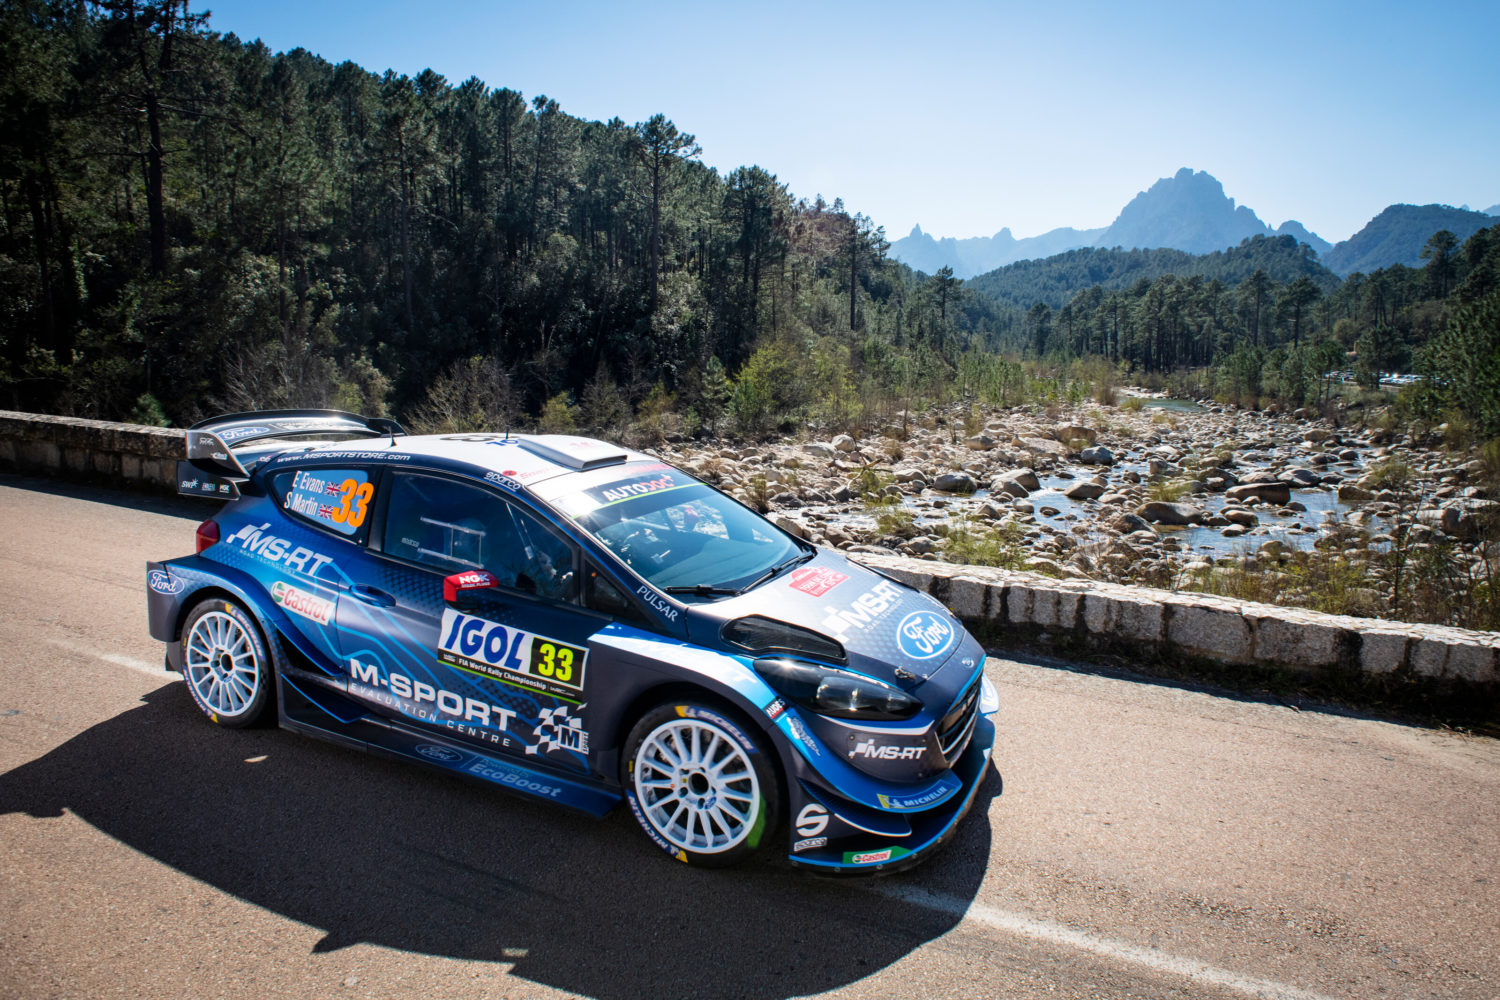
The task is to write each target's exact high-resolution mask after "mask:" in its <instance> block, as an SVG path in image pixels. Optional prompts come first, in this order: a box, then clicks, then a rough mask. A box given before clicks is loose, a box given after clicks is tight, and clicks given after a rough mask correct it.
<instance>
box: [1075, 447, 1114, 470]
mask: <svg viewBox="0 0 1500 1000" xmlns="http://www.w3.org/2000/svg"><path fill="white" fill-rule="evenodd" d="M1078 460H1079V461H1080V462H1082V463H1083V464H1084V465H1114V464H1115V455H1114V452H1112V451H1110V450H1109V449H1108V448H1106V447H1104V445H1102V444H1098V445H1094V446H1093V447H1092V448H1085V449H1083V451H1081V452H1079V453H1078Z"/></svg>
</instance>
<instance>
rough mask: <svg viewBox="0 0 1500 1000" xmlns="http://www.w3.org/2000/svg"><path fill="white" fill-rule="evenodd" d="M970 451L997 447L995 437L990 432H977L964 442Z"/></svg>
mask: <svg viewBox="0 0 1500 1000" xmlns="http://www.w3.org/2000/svg"><path fill="white" fill-rule="evenodd" d="M964 444H965V445H967V446H968V448H969V450H970V451H989V450H990V449H991V448H993V447H995V439H994V438H992V437H990V436H989V435H988V434H975V435H974V436H973V437H971V438H969V439H968V440H966V441H965V442H964Z"/></svg>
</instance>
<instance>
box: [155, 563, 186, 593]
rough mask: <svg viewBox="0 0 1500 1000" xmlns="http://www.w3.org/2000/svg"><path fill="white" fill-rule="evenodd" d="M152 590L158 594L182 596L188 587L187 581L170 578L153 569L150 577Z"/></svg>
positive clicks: (162, 572)
mask: <svg viewBox="0 0 1500 1000" xmlns="http://www.w3.org/2000/svg"><path fill="white" fill-rule="evenodd" d="M150 586H151V589H152V590H154V591H156V592H157V593H158V594H167V595H174V594H180V593H182V591H183V588H185V587H186V586H187V583H186V581H183V580H177V579H174V578H172V577H170V576H168V575H167V574H166V573H165V572H164V571H162V570H159V569H153V570H152V571H151V575H150Z"/></svg>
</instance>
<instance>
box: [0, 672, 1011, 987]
mask: <svg viewBox="0 0 1500 1000" xmlns="http://www.w3.org/2000/svg"><path fill="white" fill-rule="evenodd" d="M987 773H988V775H989V777H988V779H987V780H986V782H985V785H984V786H983V787H982V788H981V789H980V792H979V795H978V797H977V799H976V801H975V803H974V808H973V811H972V812H971V813H970V815H969V817H968V818H967V819H966V820H965V821H964V823H963V824H962V825H961V828H960V830H959V833H958V835H957V836H956V837H955V838H954V840H953V842H952V843H950V844H949V845H948V846H947V848H946V849H945V850H944V851H943V852H942V853H941V854H940V855H938V856H937V857H935V858H933V859H932V860H931V861H930V862H929V863H927V864H926V865H923V866H921V867H919V868H918V869H916V870H914V871H912V872H908V873H903V874H900V875H896V876H891V877H890V878H887V879H881V880H878V881H879V883H880V884H881V886H882V887H883V888H891V887H893V885H894V886H895V887H897V888H899V886H900V885H901V884H911V885H920V886H922V887H923V888H924V889H926V890H928V892H929V893H937V894H940V895H941V896H942V897H943V898H944V900H945V905H944V906H943V907H942V908H941V910H939V909H936V908H933V909H929V908H924V907H921V906H916V905H913V904H910V903H906V902H902V901H900V900H898V899H896V898H893V895H899V893H896V894H893V893H890V892H882V893H878V894H877V893H872V892H870V891H869V885H868V882H867V881H865V880H852V881H851V880H832V879H823V878H814V877H811V876H809V875H806V874H803V873H801V872H797V871H793V870H791V869H790V868H789V866H787V865H786V863H785V862H784V861H780V860H771V861H765V862H758V863H752V864H750V865H748V866H742V867H739V868H734V869H729V870H724V871H709V870H700V869H694V868H688V867H687V866H685V865H681V864H678V863H676V862H674V861H672V860H670V859H669V858H667V857H666V856H665V855H664V854H661V853H660V852H659V851H658V850H657V849H656V848H655V847H654V846H652V845H651V844H650V842H649V841H647V840H646V838H645V837H643V836H641V835H640V834H639V832H638V831H637V830H636V828H635V826H634V822H633V820H631V818H630V817H629V815H628V812H627V811H625V810H616V811H615V812H614V813H613V814H612V815H611V816H610V817H608V818H606V819H605V820H603V821H596V820H592V819H588V818H585V817H581V816H576V815H574V814H572V813H568V812H564V811H560V810H558V809H557V808H556V807H553V806H549V805H545V804H539V803H532V802H529V801H525V800H521V799H517V798H512V797H510V796H507V795H505V794H503V793H500V792H497V791H493V790H491V789H488V788H484V787H479V786H475V785H470V784H468V783H465V782H463V781H461V780H458V779H455V778H450V777H446V776H443V775H437V774H433V773H431V772H428V771H425V770H423V769H421V768H417V767H414V766H410V765H404V764H399V763H395V762H389V761H385V760H382V759H379V758H375V757H371V756H367V755H364V754H360V753H356V752H353V751H349V750H344V749H341V748H338V747H334V746H331V745H327V744H323V743H319V742H317V741H313V740H308V739H305V738H302V737H299V736H295V735H293V734H291V733H288V732H283V731H278V730H252V731H232V730H220V729H217V728H216V727H214V726H212V725H211V724H209V723H208V722H207V721H206V720H204V719H203V718H202V717H201V716H198V715H197V714H196V712H195V711H194V709H193V708H192V706H191V704H190V703H189V701H188V698H187V695H186V693H185V692H184V690H183V689H182V686H181V685H180V684H169V685H165V686H163V687H161V688H159V689H157V690H156V691H154V692H151V693H150V694H148V695H147V696H146V697H145V698H144V700H143V704H142V705H141V706H140V707H138V708H134V709H131V710H130V711H127V712H124V713H121V714H120V715H118V716H116V717H114V718H112V719H109V720H108V721H106V722H103V723H100V724H99V725H96V726H94V727H93V728H91V729H89V730H87V731H85V732H83V733H81V734H80V735H78V736H76V737H74V738H73V739H71V740H69V741H68V742H67V743H65V744H63V745H62V746H60V747H58V748H57V749H56V750H53V751H52V752H51V753H49V754H47V755H46V756H44V757H41V758H38V759H37V760H35V761H32V762H31V763H28V764H25V765H22V766H21V767H18V768H16V769H14V770H12V771H10V772H8V773H6V774H4V775H0V813H8V812H24V813H27V814H30V815H31V816H34V817H50V816H58V815H61V813H62V811H63V810H64V809H66V810H68V811H70V812H72V813H74V814H75V815H77V816H78V817H80V818H82V819H83V820H85V821H87V822H88V823H90V824H92V825H93V826H95V827H97V828H98V829H99V830H101V831H103V832H104V833H106V834H108V835H109V836H111V837H113V838H116V839H117V840H119V841H121V842H122V843H124V844H126V845H128V846H130V847H132V848H134V849H135V850H138V851H141V852H143V853H144V854H146V855H148V856H149V857H152V858H155V859H156V860H158V861H160V862H161V863H163V864H166V865H170V866H171V867H173V868H175V869H177V870H178V871H181V872H183V873H184V874H186V875H189V876H191V877H193V878H195V879H199V880H201V881H203V882H205V883H207V884H209V885H211V886H214V887H215V888H218V889H220V890H222V891H224V892H227V893H230V894H232V895H234V896H237V897H239V898H241V899H243V900H246V901H248V902H251V903H253V904H255V905H257V906H260V907H263V908H265V909H267V910H270V911H272V912H274V913H277V914H280V915H282V916H285V917H287V918H290V919H292V920H296V921H300V922H302V923H304V924H307V925H310V926H313V927H316V928H318V929H319V930H321V931H323V932H324V937H323V939H322V940H321V941H319V942H318V944H317V946H316V947H315V949H314V950H315V951H333V950H336V949H338V948H342V947H346V946H349V945H352V944H356V943H359V942H369V943H372V944H376V945H383V946H387V947H391V948H399V949H403V950H408V951H414V952H422V953H426V954H430V955H437V956H448V957H454V958H462V959H471V960H475V959H477V960H483V961H492V962H503V963H506V964H508V965H511V966H512V968H511V969H510V972H511V974H513V975H517V976H521V977H524V978H526V979H529V980H532V981H534V982H537V983H542V984H546V985H548V986H552V987H556V988H558V989H562V990H567V991H569V992H572V993H577V994H582V995H585V996H591V997H620V998H624V997H639V996H651V997H675V996H683V997H686V996H692V997H720V996H722V997H729V996H734V997H751V998H759V997H766V998H770V997H784V996H789V995H805V994H810V993H821V992H823V991H825V990H831V989H836V988H838V987H841V986H846V985H848V984H849V983H852V982H854V981H856V980H859V979H862V978H864V977H866V976H869V975H871V974H872V973H875V972H877V971H879V970H880V969H882V968H883V967H885V966H887V965H890V964H891V963H893V962H896V961H898V960H900V959H901V958H903V957H904V956H906V955H907V954H908V953H910V952H911V951H913V950H914V949H916V948H918V947H919V946H921V945H922V944H924V943H925V942H927V941H930V940H932V939H933V938H935V937H937V936H939V935H942V934H944V933H946V932H947V931H948V930H950V929H951V928H952V927H953V925H954V924H955V923H956V922H957V919H958V918H957V917H956V916H955V915H954V914H955V913H957V912H962V908H963V905H965V904H967V903H968V902H969V901H971V900H972V899H973V897H974V895H975V893H976V892H977V891H978V888H979V885H980V882H981V881H982V879H983V877H984V873H985V868H986V865H987V863H988V860H989V856H990V827H989V820H988V818H987V816H986V813H987V811H988V807H989V803H990V801H991V800H992V799H993V798H994V797H995V796H997V795H999V794H1000V792H1001V781H1000V778H999V776H998V775H997V774H996V773H995V772H994V771H993V769H991V770H990V771H988V772H987ZM955 902H956V903H957V904H958V905H957V906H956V907H954V906H952V905H951V904H952V903H955Z"/></svg>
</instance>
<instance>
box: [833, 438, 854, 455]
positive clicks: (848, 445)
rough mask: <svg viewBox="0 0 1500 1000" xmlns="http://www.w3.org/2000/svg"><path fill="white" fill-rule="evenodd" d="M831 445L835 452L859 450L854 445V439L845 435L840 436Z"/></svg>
mask: <svg viewBox="0 0 1500 1000" xmlns="http://www.w3.org/2000/svg"><path fill="white" fill-rule="evenodd" d="M832 444H833V447H834V449H835V450H836V451H843V452H850V451H857V450H858V449H859V445H857V444H855V443H854V439H853V438H852V437H850V436H849V435H847V434H840V435H839V436H838V437H836V438H834V439H833V442H832Z"/></svg>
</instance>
